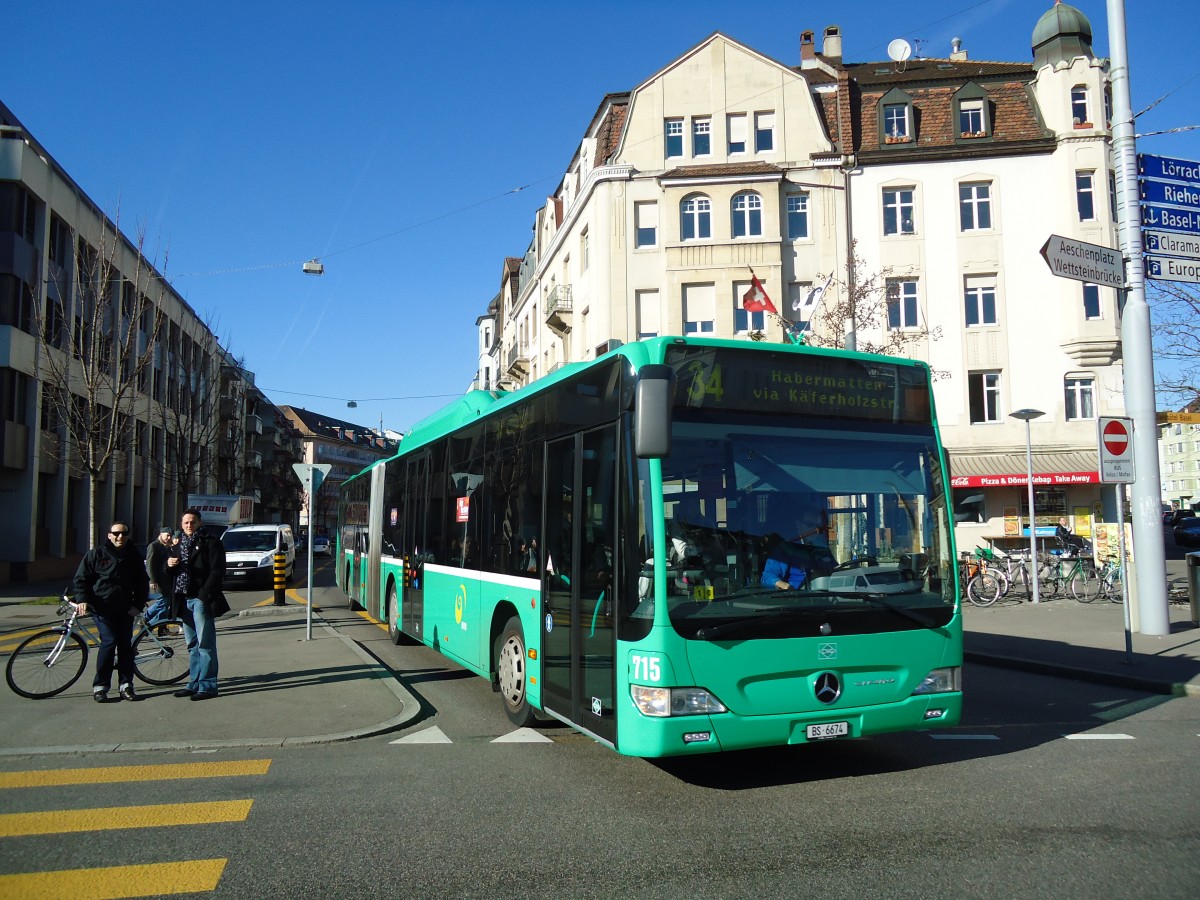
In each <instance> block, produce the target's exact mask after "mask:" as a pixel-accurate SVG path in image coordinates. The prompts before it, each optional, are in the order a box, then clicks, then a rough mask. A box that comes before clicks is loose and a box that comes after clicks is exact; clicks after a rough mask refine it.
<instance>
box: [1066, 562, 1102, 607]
mask: <svg viewBox="0 0 1200 900" xmlns="http://www.w3.org/2000/svg"><path fill="white" fill-rule="evenodd" d="M1071 594H1072V596H1074V597H1075V599H1076V600H1078V601H1079V602H1080V603H1091V602H1092V601H1093V600H1095V599H1096V598H1097V597H1099V596H1100V576H1098V575H1097V574H1096V570H1095V569H1092V568H1088V567H1086V566H1085V567H1081V568H1079V569H1076V570H1075V574H1074V575H1072V576H1071Z"/></svg>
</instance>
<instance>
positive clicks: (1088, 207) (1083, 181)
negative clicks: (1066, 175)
mask: <svg viewBox="0 0 1200 900" xmlns="http://www.w3.org/2000/svg"><path fill="white" fill-rule="evenodd" d="M1095 176H1096V173H1095V172H1076V173H1075V203H1076V204H1077V205H1078V207H1079V221H1080V222H1091V221H1094V220H1095V218H1096V185H1095V180H1096V179H1095Z"/></svg>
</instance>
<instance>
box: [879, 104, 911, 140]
mask: <svg viewBox="0 0 1200 900" xmlns="http://www.w3.org/2000/svg"><path fill="white" fill-rule="evenodd" d="M883 134H884V137H886V138H895V139H904V140H907V139H908V104H907V103H889V104H887V105H886V106H884V108H883Z"/></svg>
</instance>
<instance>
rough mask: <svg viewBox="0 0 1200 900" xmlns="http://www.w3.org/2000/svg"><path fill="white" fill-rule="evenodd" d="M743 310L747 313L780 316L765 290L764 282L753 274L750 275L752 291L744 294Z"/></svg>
mask: <svg viewBox="0 0 1200 900" xmlns="http://www.w3.org/2000/svg"><path fill="white" fill-rule="evenodd" d="M742 309H744V310H746V312H763V311H766V312H769V313H774V314H775V315H779V310H777V309H776V308H775V304H774V303H772V302H771V298H770V297H768V296H767V292H766V291H764V290H763V286H762V282H761V281H759V280H758V276H757V275H755V274H754V273H753V272H751V273H750V289H749V290H748V291H746V293H744V294H742Z"/></svg>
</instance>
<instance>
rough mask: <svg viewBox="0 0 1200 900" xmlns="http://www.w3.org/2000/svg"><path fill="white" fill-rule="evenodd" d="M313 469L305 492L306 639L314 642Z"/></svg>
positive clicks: (306, 478)
mask: <svg viewBox="0 0 1200 900" xmlns="http://www.w3.org/2000/svg"><path fill="white" fill-rule="evenodd" d="M312 486H313V467H312V466H309V467H308V472H307V473H306V475H305V479H304V492H305V493H306V494H308V540H307V541H306V542H305V549H307V550H308V597H307V602H306V603H305V604H304V606H305V628H304V639H305V640H306V641H311V640H312V616H313V613H312V608H313V595H312V589H313V537H315V536H316V529H315V528H314V527H313V507H314V506H315V505H316V504H315V502H314V497H313V489H312Z"/></svg>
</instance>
